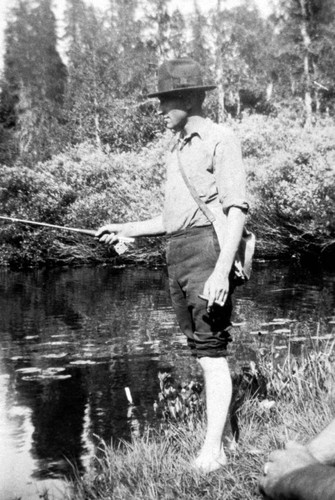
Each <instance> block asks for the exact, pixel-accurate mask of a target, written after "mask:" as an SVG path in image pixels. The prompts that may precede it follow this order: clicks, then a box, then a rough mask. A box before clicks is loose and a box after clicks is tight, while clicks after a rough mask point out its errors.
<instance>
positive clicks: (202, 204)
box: [177, 148, 215, 224]
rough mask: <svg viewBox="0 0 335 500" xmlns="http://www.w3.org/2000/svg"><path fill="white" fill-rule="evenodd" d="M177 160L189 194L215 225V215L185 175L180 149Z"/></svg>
mask: <svg viewBox="0 0 335 500" xmlns="http://www.w3.org/2000/svg"><path fill="white" fill-rule="evenodd" d="M177 160H178V167H179V171H180V173H181V175H182V178H183V179H184V182H185V184H186V186H187V187H188V190H189V192H190V193H191V195H192V198H193V199H194V201H195V202H196V204H197V205H198V207H199V208H200V210H201V211H202V212H203V214H204V215H205V216H206V217H207V219H208V220H209V222H210V223H211V224H213V223H214V221H215V215H214V214H213V212H212V211H211V210H210V209H209V208H208V206H207V205H206V203H205V202H204V201H203V200H202V199H201V198H200V196H199V195H198V193H197V190H196V189H195V187H194V185H193V184H192V183H191V181H190V179H189V178H188V177H187V175H186V173H185V170H184V167H183V165H182V163H181V159H180V153H179V149H178V148H177Z"/></svg>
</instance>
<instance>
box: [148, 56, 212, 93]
mask: <svg viewBox="0 0 335 500" xmlns="http://www.w3.org/2000/svg"><path fill="white" fill-rule="evenodd" d="M202 85H203V80H202V73H201V67H200V64H198V63H197V62H195V61H193V60H192V59H189V58H186V57H185V58H183V59H172V60H171V61H166V62H164V63H163V64H162V65H161V66H160V68H159V69H158V91H159V92H166V91H169V90H178V89H181V88H185V87H198V86H202Z"/></svg>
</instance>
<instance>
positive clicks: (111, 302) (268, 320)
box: [0, 261, 335, 500]
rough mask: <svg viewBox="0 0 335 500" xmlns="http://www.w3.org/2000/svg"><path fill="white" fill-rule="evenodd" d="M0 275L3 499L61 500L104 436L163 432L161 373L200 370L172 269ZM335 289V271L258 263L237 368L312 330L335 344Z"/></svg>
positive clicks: (244, 300)
mask: <svg viewBox="0 0 335 500" xmlns="http://www.w3.org/2000/svg"><path fill="white" fill-rule="evenodd" d="M0 275H1V281H0V311H1V318H0V346H1V351H0V356H1V358H0V359H1V368H0V459H1V471H0V499H1V500H12V499H14V498H20V497H21V498H22V500H26V499H29V500H35V499H37V498H39V494H41V492H43V490H44V488H48V489H49V491H51V492H52V494H53V496H52V498H54V499H57V498H59V499H61V498H64V494H63V493H62V489H63V488H64V487H65V486H64V483H63V481H62V477H64V476H65V477H67V476H70V475H71V473H72V471H73V469H72V465H71V464H75V466H76V467H77V469H78V470H79V471H83V470H85V468H86V467H87V466H88V463H89V461H90V459H91V457H92V456H93V454H94V452H95V449H96V445H97V444H98V443H99V440H100V439H103V440H105V441H106V442H107V443H111V442H114V443H117V442H118V440H119V439H120V438H121V439H130V437H131V435H132V434H137V433H140V432H141V430H142V429H143V428H144V426H145V425H147V424H148V423H149V424H152V425H155V412H154V409H153V406H154V402H155V400H156V399H157V396H158V393H159V379H158V374H159V373H160V372H164V371H169V372H172V373H173V375H174V377H175V378H176V379H177V380H186V381H190V380H194V379H198V378H199V377H200V371H199V367H198V366H197V364H196V362H195V361H190V357H189V355H188V348H187V346H186V343H185V339H184V337H183V335H182V334H181V333H180V332H179V329H178V326H177V324H176V321H175V317H174V314H173V311H172V309H171V306H170V301H169V294H168V284H167V275H166V270H165V268H157V269H147V268H139V267H128V268H118V269H115V268H111V267H108V266H102V267H97V268H78V269H56V270H43V271H32V272H29V273H25V272H11V271H6V270H3V271H0ZM334 291H335V272H330V271H328V272H326V271H323V270H322V269H314V270H308V269H300V268H299V267H297V266H296V265H294V263H287V262H285V263H281V262H271V263H268V262H262V261H256V263H255V266H254V273H253V277H252V280H251V282H250V283H248V284H247V285H246V286H244V287H240V288H239V289H238V290H237V291H236V293H235V311H234V317H233V320H234V324H235V329H234V342H233V343H232V344H231V346H230V357H229V363H230V366H231V368H232V370H233V371H234V370H238V369H239V367H241V366H243V365H247V364H248V363H249V361H250V360H252V359H255V353H256V352H257V350H258V349H260V348H261V347H268V346H270V345H271V346H272V348H273V349H275V350H276V349H277V350H278V353H282V352H284V351H285V349H286V348H287V346H288V342H290V343H291V344H290V345H292V346H293V347H294V346H296V349H297V350H299V348H300V346H301V345H303V344H304V343H307V342H311V340H310V339H309V338H306V333H307V332H308V333H309V335H310V332H312V336H315V337H318V339H317V340H314V341H315V342H327V341H329V339H332V338H333V337H334V338H335V316H334V314H335V313H334V305H335V294H334ZM273 320H275V321H273ZM259 332H261V333H259ZM125 388H128V389H129V392H130V395H131V397H132V399H133V403H134V405H133V406H130V404H129V400H128V399H127V394H126V391H125ZM128 394H129V393H128ZM128 397H129V396H128Z"/></svg>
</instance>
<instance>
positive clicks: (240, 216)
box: [97, 58, 248, 473]
mask: <svg viewBox="0 0 335 500" xmlns="http://www.w3.org/2000/svg"><path fill="white" fill-rule="evenodd" d="M214 88H215V86H214V85H204V84H203V80H202V75H201V68H200V66H199V65H198V64H197V63H196V62H195V61H193V60H192V59H188V58H183V59H174V60H171V61H166V62H165V63H163V64H162V65H161V66H160V68H159V70H158V90H157V92H155V93H152V94H150V95H149V96H148V97H158V99H159V101H160V114H161V115H162V116H163V118H164V120H165V123H166V127H167V128H168V129H170V130H171V131H172V132H173V135H174V136H173V139H172V141H171V145H170V150H169V151H168V154H167V159H166V168H167V180H166V190H165V203H164V208H163V213H162V214H161V215H157V216H156V217H153V218H152V219H150V220H146V221H138V222H128V223H124V224H109V225H107V226H104V227H102V228H100V229H99V231H98V232H97V237H99V238H100V241H102V242H105V243H107V244H113V243H115V241H117V240H118V238H119V237H120V236H127V237H136V236H153V235H163V234H164V235H166V236H167V238H168V245H167V264H168V272H169V285H170V292H171V299H172V305H173V308H174V310H175V312H176V315H177V319H178V322H179V324H180V327H181V329H182V331H183V332H184V333H185V334H186V336H187V339H188V345H189V347H190V348H191V353H192V355H193V356H195V357H196V358H197V359H198V361H199V363H200V365H201V367H202V369H203V373H204V378H205V386H206V408H207V432H206V437H205V442H204V444H203V447H202V449H201V451H200V453H199V455H198V457H197V458H196V459H195V461H194V464H193V465H194V467H196V468H197V469H198V470H200V471H202V472H205V473H207V472H211V471H214V470H216V469H218V468H219V467H221V466H223V465H225V464H226V461H227V460H226V456H225V453H224V450H223V446H222V433H223V429H224V424H225V421H226V417H227V412H228V407H229V404H230V400H231V392H232V384H231V377H230V373H229V369H228V364H227V361H226V357H225V356H226V352H227V344H228V342H229V341H230V335H229V329H230V327H231V323H230V315H231V294H232V292H233V285H232V281H231V275H232V273H231V270H232V266H233V263H234V259H235V254H236V251H237V248H238V246H239V243H240V240H241V236H242V231H243V227H244V222H245V214H246V212H247V210H248V204H247V202H246V200H245V173H244V169H243V164H242V158H241V149H240V145H239V142H238V141H237V139H236V138H235V136H234V135H233V133H232V132H231V131H230V130H229V129H227V128H224V127H223V126H219V125H216V124H214V123H213V122H212V121H211V120H208V119H205V118H204V117H203V112H202V104H203V100H204V98H205V92H206V91H209V90H212V89H214ZM182 169H183V170H184V175H185V176H186V177H187V178H188V179H189V181H190V182H191V183H192V184H193V185H194V187H195V190H196V191H197V194H198V196H199V197H200V199H201V200H202V201H203V202H204V203H205V204H206V206H207V207H208V208H209V209H210V210H211V212H212V213H215V223H214V224H215V225H216V228H217V231H218V233H219V234H217V233H216V231H214V229H213V225H212V224H211V222H210V221H209V220H208V216H206V215H205V213H203V211H202V209H201V208H200V207H199V205H198V202H197V201H195V199H194V198H193V196H192V194H191V192H190V188H189V187H188V186H187V185H186V184H185V179H184V177H183V174H182V172H181V170H182ZM199 295H201V296H204V297H205V298H200V297H199Z"/></svg>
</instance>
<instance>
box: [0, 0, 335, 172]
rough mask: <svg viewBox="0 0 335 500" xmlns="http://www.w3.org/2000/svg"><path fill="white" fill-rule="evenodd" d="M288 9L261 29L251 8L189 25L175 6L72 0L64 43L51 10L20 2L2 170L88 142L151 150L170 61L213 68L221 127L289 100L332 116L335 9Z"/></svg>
mask: <svg viewBox="0 0 335 500" xmlns="http://www.w3.org/2000/svg"><path fill="white" fill-rule="evenodd" d="M278 5H279V7H278V8H277V10H275V11H274V13H273V15H272V16H270V17H269V18H266V19H263V18H262V17H261V15H260V13H259V12H258V10H257V9H256V7H255V6H254V4H253V3H252V2H251V1H250V0H244V2H243V3H242V5H240V6H239V7H235V8H233V9H228V10H227V9H226V8H225V4H224V2H220V1H218V2H217V4H216V6H215V8H213V9H211V10H208V12H206V15H205V12H204V10H203V6H202V5H200V4H198V3H197V2H194V8H193V12H191V13H190V14H189V15H182V14H181V12H180V11H179V10H175V11H173V12H171V7H172V5H171V0H159V2H158V1H154V0H145V2H140V0H133V1H131V2H129V1H128V0H117V1H115V0H111V1H110V3H109V8H108V9H106V10H105V11H101V10H99V9H98V8H96V7H94V6H93V4H92V5H88V4H87V3H86V2H84V1H83V0H67V1H66V9H65V13H64V20H63V24H64V37H63V38H62V40H60V39H58V38H57V36H56V35H57V32H56V29H55V19H54V14H53V11H52V3H51V1H50V0H16V1H15V2H14V3H13V6H12V8H11V10H10V15H9V18H8V21H7V30H6V39H5V43H6V50H5V57H4V71H3V78H2V81H1V84H0V87H1V92H0V162H4V163H6V164H8V165H13V164H14V163H15V160H16V159H19V160H21V161H23V162H24V164H25V165H28V164H29V165H31V166H34V165H36V163H38V161H45V160H46V159H49V158H51V157H52V156H54V155H55V154H58V153H59V152H61V151H65V150H66V149H67V148H69V147H71V146H74V145H78V144H81V143H83V142H92V143H93V144H95V145H96V146H97V147H103V146H106V145H108V146H109V147H110V148H111V150H113V151H115V152H116V151H134V150H139V149H140V148H141V147H143V146H146V145H147V144H148V143H149V142H150V141H152V140H154V139H155V138H156V137H157V135H158V134H159V133H160V132H162V123H161V121H160V120H159V119H157V116H156V113H155V105H154V104H152V103H151V102H150V103H149V102H147V98H146V95H147V94H148V93H149V91H151V90H152V89H153V87H155V86H156V69H157V65H158V64H159V63H160V62H161V61H162V59H164V58H166V57H175V56H177V57H181V56H193V57H194V58H195V59H196V60H198V61H199V62H200V63H201V64H202V65H203V67H204V77H205V80H206V81H208V82H212V81H215V82H216V83H217V85H218V91H217V92H214V93H212V95H211V98H210V99H211V101H212V102H211V112H212V114H213V116H215V117H216V119H217V120H219V121H220V120H223V119H224V116H225V112H226V113H229V114H230V115H232V116H239V115H240V113H241V112H242V111H243V110H245V109H249V110H254V111H257V112H260V113H264V114H267V115H268V114H270V113H272V112H274V111H275V110H276V109H277V110H278V109H279V108H282V107H285V106H286V104H287V102H288V101H292V102H294V104H295V106H300V107H301V99H302V98H303V97H304V95H305V98H306V95H308V96H309V99H306V100H305V105H304V107H303V111H304V112H305V111H306V109H307V108H308V110H309V120H308V121H310V114H311V112H312V110H313V112H314V113H315V114H316V115H320V114H321V113H333V97H334V85H333V81H334V67H335V64H334V61H335V51H334V46H335V44H334V33H335V30H334V23H335V12H334V5H333V2H332V1H331V0H327V1H323V2H320V1H319V0H304V1H303V2H298V1H297V0H294V1H292V0H290V1H289V0H282V1H281V2H279V4H278ZM301 6H305V7H306V8H305V9H302V7H301ZM139 12H141V16H139ZM302 23H304V24H302ZM302 26H304V30H303V31H302ZM59 47H61V48H62V52H66V58H64V60H65V61H66V65H65V63H64V61H63V60H62V59H61V57H60V55H59V53H58V48H59ZM223 107H224V108H225V112H224V109H223ZM305 114H306V113H305Z"/></svg>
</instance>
